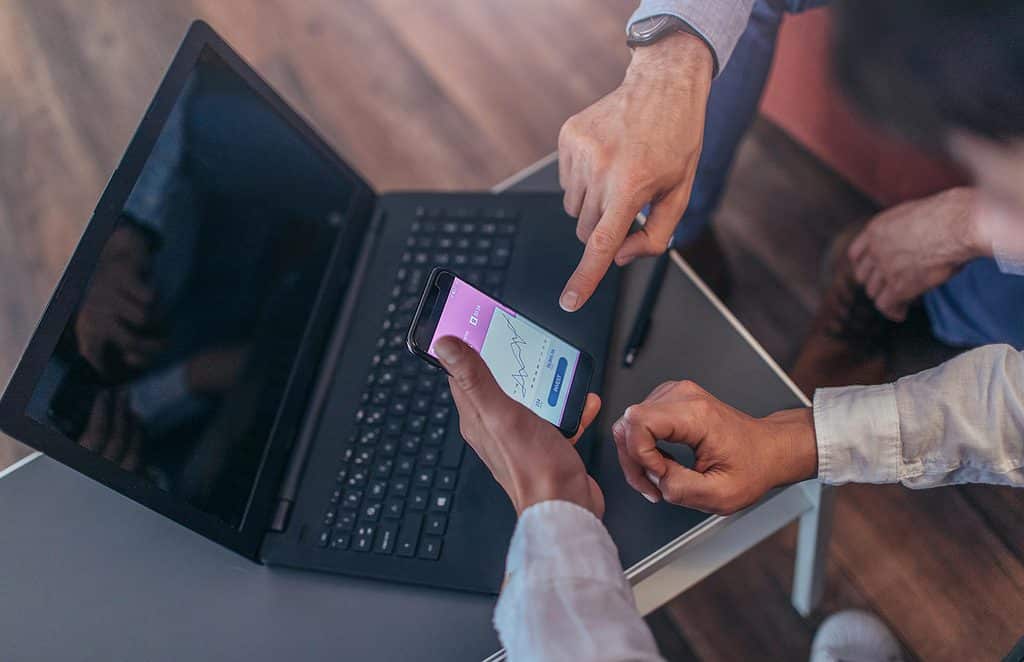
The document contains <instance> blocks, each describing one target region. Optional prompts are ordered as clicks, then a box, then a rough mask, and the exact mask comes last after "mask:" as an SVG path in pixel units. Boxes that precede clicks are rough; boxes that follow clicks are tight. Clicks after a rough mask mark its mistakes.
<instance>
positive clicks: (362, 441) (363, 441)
mask: <svg viewBox="0 0 1024 662" xmlns="http://www.w3.org/2000/svg"><path fill="white" fill-rule="evenodd" d="M379 440H380V430H378V429H376V428H365V429H364V430H363V432H362V434H360V435H359V445H360V446H373V445H374V444H376V443H377V442H378V441H379Z"/></svg>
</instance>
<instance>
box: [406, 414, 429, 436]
mask: <svg viewBox="0 0 1024 662" xmlns="http://www.w3.org/2000/svg"><path fill="white" fill-rule="evenodd" d="M426 425H427V417H426V416H410V417H409V420H408V421H406V425H405V429H406V430H408V431H409V432H411V433H413V434H420V433H421V432H423V428H424V427H426Z"/></svg>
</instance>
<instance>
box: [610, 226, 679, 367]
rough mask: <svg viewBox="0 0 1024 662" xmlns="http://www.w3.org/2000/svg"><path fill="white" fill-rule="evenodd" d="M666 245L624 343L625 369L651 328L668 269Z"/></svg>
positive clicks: (632, 360)
mask: <svg viewBox="0 0 1024 662" xmlns="http://www.w3.org/2000/svg"><path fill="white" fill-rule="evenodd" d="M673 243H674V242H672V241H670V242H669V244H668V250H666V251H665V252H664V253H662V254H661V255H659V256H658V260H657V262H655V263H654V271H652V272H651V277H650V279H649V280H648V281H647V290H646V291H645V292H644V298H643V301H641V302H640V310H638V311H637V313H636V319H635V320H634V321H633V330H632V331H630V333H629V342H627V343H626V351H625V352H624V353H623V355H622V365H623V366H624V367H626V368H628V367H630V366H632V365H633V363H634V362H635V361H636V355H637V354H638V353H639V352H640V348H641V347H643V346H644V341H645V340H646V339H647V331H648V330H650V328H651V315H652V313H653V312H654V304H656V303H657V302H658V294H659V293H660V292H661V284H662V283H663V282H664V281H665V271H666V270H667V269H668V261H669V251H671V250H672V244H673Z"/></svg>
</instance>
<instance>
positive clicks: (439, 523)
mask: <svg viewBox="0 0 1024 662" xmlns="http://www.w3.org/2000/svg"><path fill="white" fill-rule="evenodd" d="M446 528H448V516H447V515H444V514H442V513H430V514H429V515H427V520H426V530H425V531H424V533H429V534H430V535H432V536H443V535H444V530H445V529H446Z"/></svg>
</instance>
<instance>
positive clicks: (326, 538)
mask: <svg viewBox="0 0 1024 662" xmlns="http://www.w3.org/2000/svg"><path fill="white" fill-rule="evenodd" d="M330 542H331V530H330V529H324V530H323V531H321V532H320V537H319V538H317V542H316V544H317V545H318V546H319V547H327V544H328V543H330ZM410 556H412V555H411V554H410Z"/></svg>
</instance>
